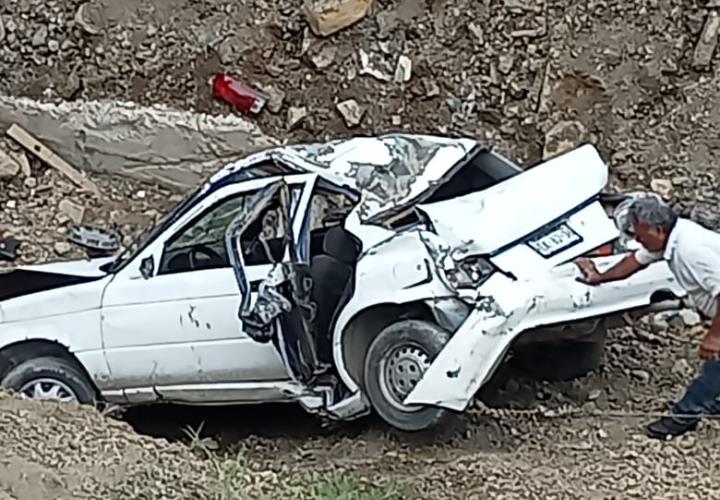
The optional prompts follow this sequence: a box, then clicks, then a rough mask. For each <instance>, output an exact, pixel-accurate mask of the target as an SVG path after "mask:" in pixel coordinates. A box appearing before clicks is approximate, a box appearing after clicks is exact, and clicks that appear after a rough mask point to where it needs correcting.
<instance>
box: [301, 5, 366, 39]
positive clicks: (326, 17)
mask: <svg viewBox="0 0 720 500" xmlns="http://www.w3.org/2000/svg"><path fill="white" fill-rule="evenodd" d="M372 3H373V2H372V0H305V1H304V2H303V12H304V13H305V17H306V18H307V21H308V24H309V25H310V29H311V30H312V31H313V33H315V34H316V35H318V36H328V35H332V34H333V33H335V32H338V31H340V30H341V29H344V28H347V27H348V26H351V25H353V24H355V23H356V22H358V21H360V20H361V19H362V18H363V17H365V16H366V15H367V13H368V12H369V10H370V7H371V6H372Z"/></svg>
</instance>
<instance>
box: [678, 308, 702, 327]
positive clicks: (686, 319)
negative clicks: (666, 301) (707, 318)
mask: <svg viewBox="0 0 720 500" xmlns="http://www.w3.org/2000/svg"><path fill="white" fill-rule="evenodd" d="M678 314H679V316H680V319H682V322H683V323H685V325H686V326H697V325H699V324H700V323H701V322H702V318H701V317H700V315H699V314H698V313H697V311H695V310H693V309H682V310H681V311H680V312H679V313H678Z"/></svg>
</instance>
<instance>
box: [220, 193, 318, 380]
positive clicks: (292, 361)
mask: <svg viewBox="0 0 720 500" xmlns="http://www.w3.org/2000/svg"><path fill="white" fill-rule="evenodd" d="M314 185H315V182H314V181H309V182H308V183H307V184H306V188H305V192H304V193H303V200H307V202H304V203H302V204H300V205H299V206H298V207H297V209H296V211H295V212H294V214H293V217H292V231H288V233H289V234H290V235H291V236H292V237H291V240H290V246H289V248H288V251H289V253H288V258H287V259H285V261H284V262H282V263H280V264H278V265H276V266H273V268H272V269H271V271H270V272H269V273H268V275H267V276H266V278H265V279H264V280H262V282H261V283H260V284H259V287H258V288H259V294H258V296H257V300H256V301H255V302H250V301H249V300H247V299H244V300H243V301H242V302H241V305H240V308H239V311H238V314H239V316H240V317H241V318H242V319H243V322H244V324H245V325H246V328H247V331H248V334H249V335H250V336H251V337H252V338H254V339H255V340H257V341H258V342H261V343H266V344H268V343H270V342H271V345H273V346H274V347H275V349H276V350H277V352H278V353H279V354H280V357H281V359H282V362H283V363H284V365H285V367H286V368H287V372H288V374H289V375H290V377H291V378H292V380H293V381H294V382H296V383H298V384H300V385H301V386H303V387H308V386H311V385H312V382H313V381H314V379H315V377H316V376H317V375H319V374H320V373H322V372H323V371H324V370H325V369H327V368H328V367H327V366H325V365H324V364H322V363H321V362H320V361H319V359H318V355H317V349H318V345H317V339H316V338H315V333H316V329H315V327H314V318H315V316H316V308H317V307H322V304H315V303H314V302H313V300H312V297H311V292H312V286H313V283H312V278H311V276H310V265H309V264H310V263H309V260H310V242H309V226H310V217H311V206H310V205H311V204H310V198H311V197H312V194H313V189H314ZM271 187H272V188H274V189H275V190H277V191H278V192H279V193H281V197H282V198H289V196H287V195H285V196H282V193H287V189H286V186H285V185H282V184H281V183H278V184H277V185H275V186H271ZM262 203H263V201H262V200H258V201H257V202H256V204H255V205H256V207H257V208H256V209H262ZM264 203H267V202H264ZM282 209H286V210H292V205H290V206H288V207H282ZM247 219H248V215H243V216H240V217H238V218H237V219H236V220H235V221H234V222H233V224H232V226H231V230H230V231H229V232H228V235H227V247H228V254H229V255H230V256H231V261H232V262H233V264H234V267H235V269H236V279H237V282H238V288H239V289H241V290H249V289H250V288H251V286H252V285H251V281H250V280H251V278H250V277H249V276H248V275H247V274H246V273H245V272H244V271H243V270H244V269H246V268H247V266H246V265H245V262H244V259H245V257H244V253H243V251H242V241H243V240H244V236H245V235H246V232H247V231H248V229H249V228H250V224H249V223H248V221H247ZM289 219H291V217H285V220H289Z"/></svg>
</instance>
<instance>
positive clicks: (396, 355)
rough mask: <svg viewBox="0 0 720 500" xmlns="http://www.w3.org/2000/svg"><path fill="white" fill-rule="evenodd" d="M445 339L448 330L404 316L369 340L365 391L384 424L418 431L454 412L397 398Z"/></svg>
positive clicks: (433, 426) (432, 426) (443, 422)
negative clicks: (408, 402) (406, 402)
mask: <svg viewBox="0 0 720 500" xmlns="http://www.w3.org/2000/svg"><path fill="white" fill-rule="evenodd" d="M448 340H450V334H449V333H448V332H447V331H445V330H443V329H442V328H440V327H439V326H438V325H436V324H434V323H431V322H429V321H422V320H414V319H408V320H402V321H398V322H396V323H393V324H391V325H389V326H387V327H386V328H384V329H383V330H382V331H381V332H380V334H379V335H378V336H377V337H376V338H375V340H373V342H372V343H371V344H370V348H369V349H368V352H367V354H366V356H365V370H364V385H365V391H366V394H367V396H368V399H369V400H370V403H371V404H372V406H373V408H374V410H375V412H376V413H377V414H378V415H379V416H380V418H382V419H383V420H384V421H385V422H386V423H387V424H389V425H391V426H392V427H394V428H396V429H398V430H400V431H404V432H419V431H426V430H429V429H437V428H438V427H444V426H445V425H446V424H448V423H449V422H450V420H451V418H452V416H453V415H454V413H452V412H449V411H448V410H445V409H443V408H438V407H434V406H424V405H423V406H416V407H408V406H405V405H403V404H402V402H401V401H402V399H404V397H403V394H404V396H407V394H409V393H410V391H411V389H412V387H414V384H416V383H417V382H418V381H419V380H420V378H421V376H422V373H423V372H424V370H425V369H427V367H428V366H429V365H430V363H431V362H432V360H434V359H435V357H436V356H437V355H438V353H439V352H440V351H441V350H442V349H443V347H444V346H445V344H447V342H448ZM413 367H415V368H413ZM403 370H404V371H403ZM418 370H419V371H418ZM413 381H414V383H413Z"/></svg>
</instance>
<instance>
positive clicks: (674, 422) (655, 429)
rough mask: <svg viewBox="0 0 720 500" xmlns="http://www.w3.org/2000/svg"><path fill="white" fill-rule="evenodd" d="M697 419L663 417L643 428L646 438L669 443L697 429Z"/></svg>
mask: <svg viewBox="0 0 720 500" xmlns="http://www.w3.org/2000/svg"><path fill="white" fill-rule="evenodd" d="M699 421H700V419H699V418H692V417H663V418H661V419H660V420H656V421H655V422H653V423H651V424H650V425H648V426H647V427H646V428H645V433H646V434H647V437H649V438H652V439H662V440H663V441H669V440H670V439H673V438H676V437H678V436H681V435H682V434H685V433H686V432H691V431H694V430H696V429H697V426H698V422H699Z"/></svg>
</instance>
